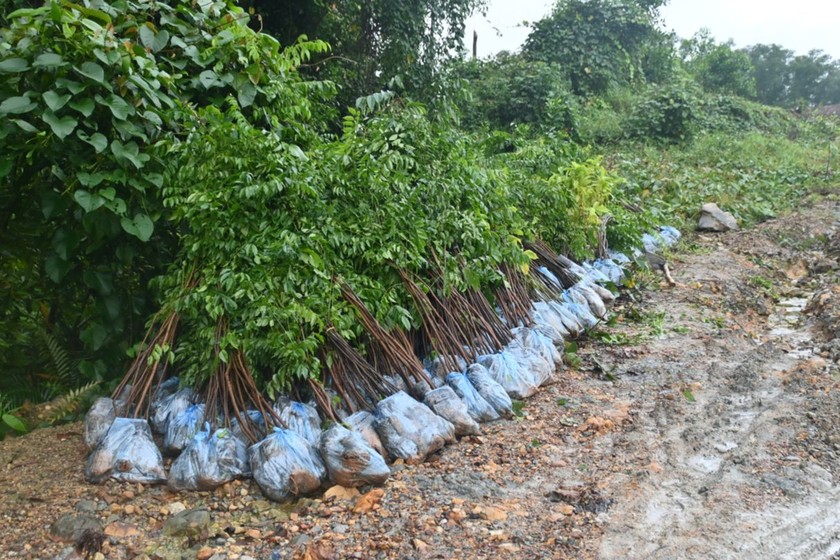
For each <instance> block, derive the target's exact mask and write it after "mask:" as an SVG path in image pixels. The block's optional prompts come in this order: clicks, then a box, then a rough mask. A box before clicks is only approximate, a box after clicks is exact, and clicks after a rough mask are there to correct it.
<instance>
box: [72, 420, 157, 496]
mask: <svg viewBox="0 0 840 560" xmlns="http://www.w3.org/2000/svg"><path fill="white" fill-rule="evenodd" d="M85 477H86V478H87V479H88V481H90V482H93V483H96V484H99V483H101V482H103V481H105V480H106V479H107V478H114V479H116V480H121V481H124V482H142V483H147V484H155V483H158V482H163V481H165V480H166V472H164V470H163V457H161V454H160V450H159V449H158V448H157V446H156V445H155V442H154V440H153V439H152V431H151V430H150V429H149V424H148V423H147V422H146V421H145V420H140V419H137V418H119V417H118V418H115V419H114V422H113V423H112V424H111V428H110V429H109V430H108V433H107V434H105V437H104V438H102V441H100V442H99V445H98V446H97V447H96V449H94V451H93V453H91V454H90V457H88V462H87V467H86V468H85Z"/></svg>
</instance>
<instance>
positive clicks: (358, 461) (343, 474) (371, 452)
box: [321, 424, 391, 488]
mask: <svg viewBox="0 0 840 560" xmlns="http://www.w3.org/2000/svg"><path fill="white" fill-rule="evenodd" d="M321 457H322V458H323V459H324V465H325V466H326V468H327V474H328V475H329V477H330V481H331V482H332V483H333V484H340V485H341V486H345V487H347V488H354V487H356V486H362V485H365V484H375V485H380V484H385V481H386V480H388V477H389V476H391V469H389V468H388V465H387V464H385V460H384V459H383V458H382V455H380V454H379V453H378V452H377V451H376V450H375V449H373V448H372V447H371V446H370V445H369V444H368V442H367V441H365V438H363V437H362V436H361V434H359V433H357V432H354V431H352V430H348V429H347V428H345V427H344V426H341V425H340V424H333V425H332V426H330V428H329V429H328V430H327V431H325V432H324V433H323V434H322V435H321Z"/></svg>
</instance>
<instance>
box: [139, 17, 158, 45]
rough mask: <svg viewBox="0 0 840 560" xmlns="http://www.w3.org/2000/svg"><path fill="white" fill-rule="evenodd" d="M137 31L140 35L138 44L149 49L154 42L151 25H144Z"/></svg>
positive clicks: (153, 32)
mask: <svg viewBox="0 0 840 560" xmlns="http://www.w3.org/2000/svg"><path fill="white" fill-rule="evenodd" d="M138 31H139V33H140V43H142V45H143V46H144V47H146V48H147V49H151V48H152V45H154V42H155V31H154V29H152V24H151V23H148V22H147V23H144V24H143V25H141V26H140V29H138Z"/></svg>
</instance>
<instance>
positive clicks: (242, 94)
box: [236, 82, 257, 109]
mask: <svg viewBox="0 0 840 560" xmlns="http://www.w3.org/2000/svg"><path fill="white" fill-rule="evenodd" d="M236 97H237V98H238V99H239V105H241V106H242V108H243V109H244V108H245V107H248V106H249V105H252V104H253V103H254V98H256V97H257V88H256V87H254V84H252V83H251V82H245V83H244V84H242V86H241V87H240V88H239V91H238V92H237V94H236Z"/></svg>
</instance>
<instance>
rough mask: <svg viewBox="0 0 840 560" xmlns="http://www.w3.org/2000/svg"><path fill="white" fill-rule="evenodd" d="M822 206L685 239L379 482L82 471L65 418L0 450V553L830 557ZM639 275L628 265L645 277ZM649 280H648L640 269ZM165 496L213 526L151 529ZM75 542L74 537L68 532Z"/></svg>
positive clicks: (838, 329) (826, 203) (837, 520)
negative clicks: (548, 357)
mask: <svg viewBox="0 0 840 560" xmlns="http://www.w3.org/2000/svg"><path fill="white" fill-rule="evenodd" d="M838 220H840V204H838V202H837V201H836V200H832V199H831V198H825V199H823V200H820V201H819V202H818V203H817V204H814V205H811V206H809V207H808V208H807V209H803V210H801V211H799V212H796V213H794V214H791V215H790V216H787V217H784V218H781V219H777V220H772V221H769V222H766V223H764V224H762V225H760V226H758V227H756V228H753V229H750V230H747V231H743V232H734V233H728V234H720V235H703V236H690V238H689V239H688V240H687V241H686V242H685V243H684V245H683V247H681V248H680V250H679V252H678V253H676V254H675V255H674V256H672V265H673V266H672V269H673V273H674V277H675V279H676V281H677V282H678V285H677V287H675V288H670V287H668V286H667V285H666V284H664V283H661V284H660V283H659V279H658V278H654V277H648V278H647V282H646V284H647V285H645V286H640V287H639V288H634V289H630V290H628V291H626V292H625V293H624V295H623V296H622V298H621V299H620V301H619V302H618V305H617V306H616V307H615V310H614V312H615V317H614V319H613V320H612V321H611V322H610V324H609V325H606V326H604V327H603V328H602V329H601V330H600V332H599V333H598V334H595V335H593V336H591V337H590V338H589V339H588V340H586V341H583V342H581V343H580V344H579V348H578V349H577V353H576V355H574V356H569V360H568V362H569V366H568V367H567V368H566V369H565V370H564V371H561V372H558V374H557V376H556V382H555V383H554V384H552V385H550V386H547V387H545V388H544V389H543V390H542V391H541V392H540V393H539V394H538V395H536V396H535V397H534V398H533V399H531V400H529V401H528V402H527V403H525V405H524V408H523V411H522V413H523V415H522V417H521V418H517V419H515V420H510V421H501V422H497V423H494V424H490V425H485V426H483V433H482V435H481V436H478V437H471V438H466V439H463V440H462V441H461V442H459V443H458V444H457V445H453V446H450V447H447V448H446V449H444V450H443V451H442V452H440V453H439V454H437V455H435V456H433V457H432V458H431V459H430V460H429V461H428V462H427V463H425V464H422V465H401V464H397V465H394V475H393V477H392V479H391V480H390V481H389V482H388V483H387V484H386V485H385V487H384V488H382V489H370V488H362V489H361V492H360V493H359V492H356V491H348V490H345V489H341V488H332V489H329V490H328V491H327V493H326V494H324V495H319V496H315V497H310V498H305V499H302V500H299V501H296V502H294V503H290V504H275V503H272V502H269V501H267V500H265V499H264V498H263V497H262V496H261V494H260V492H259V489H258V488H257V487H256V485H254V484H253V483H252V482H250V481H237V482H235V483H232V484H229V485H226V486H225V487H223V488H220V489H219V490H217V491H216V492H212V493H207V492H204V493H200V492H199V493H184V494H177V493H171V492H169V491H168V490H167V489H166V488H164V487H151V488H147V487H142V486H126V485H120V484H117V483H115V482H108V483H105V484H103V485H101V486H93V485H90V484H87V483H86V482H85V481H84V478H83V465H84V457H85V449H84V446H83V444H82V443H81V426H80V424H71V425H66V426H60V427H56V428H50V429H45V430H39V431H36V432H34V433H32V434H29V435H27V436H25V437H21V438H14V439H8V440H6V441H3V442H0V519H2V521H3V531H2V532H0V557H3V558H78V557H79V556H78V555H77V554H76V553H75V552H74V551H73V546H72V545H73V543H72V542H67V541H62V540H61V538H62V535H61V531H59V530H57V529H56V528H53V527H52V525H53V523H54V522H55V521H56V520H57V519H59V518H60V517H62V515H65V514H76V515H87V516H89V517H90V518H93V521H94V522H95V523H98V526H99V527H100V529H101V531H102V533H103V534H104V537H105V538H104V541H103V542H102V546H101V547H100V546H96V547H95V548H97V549H100V553H99V554H100V555H101V556H98V555H96V554H94V553H93V552H92V553H91V554H90V557H91V558H93V557H96V558H101V557H104V558H119V559H122V558H127V559H134V558H139V559H144V560H145V559H147V558H165V559H176V558H177V559H181V558H202V559H206V558H213V559H214V560H222V559H237V558H239V559H242V560H248V558H257V559H282V558H307V559H313V560H315V559H331V558H332V559H344V558H447V559H450V558H461V559H472V558H476V559H480V558H604V559H614V558H615V559H619V558H621V559H623V558H627V559H637V558H638V559H642V558H659V559H666V558H667V559H672V558H673V559H682V558H690V559H694V558H698V559H699V558H720V559H726V558H786V559H787V558H791V559H798V558H801V559H806V558H807V559H812V558H832V557H837V555H838V553H840V485H838V477H840V366H838V360H840V343H838V334H840V318H839V317H840V288H838V284H839V283H838V275H840V273H838V269H840V262H838V258H840V222H838ZM643 280H644V279H643ZM642 284H645V282H642ZM182 509H187V510H190V509H203V510H207V511H208V512H209V513H210V523H209V525H206V526H203V527H200V528H199V529H200V530H198V531H197V532H194V533H192V534H189V535H186V534H184V535H177V536H167V535H166V534H165V531H164V526H165V525H166V524H167V522H168V520H170V519H171V518H172V517H173V515H174V514H175V513H176V512H178V511H180V510H182ZM70 540H72V539H70Z"/></svg>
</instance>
